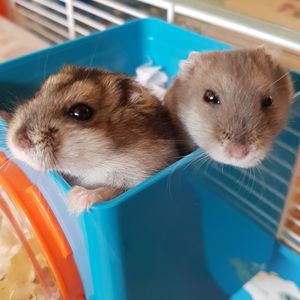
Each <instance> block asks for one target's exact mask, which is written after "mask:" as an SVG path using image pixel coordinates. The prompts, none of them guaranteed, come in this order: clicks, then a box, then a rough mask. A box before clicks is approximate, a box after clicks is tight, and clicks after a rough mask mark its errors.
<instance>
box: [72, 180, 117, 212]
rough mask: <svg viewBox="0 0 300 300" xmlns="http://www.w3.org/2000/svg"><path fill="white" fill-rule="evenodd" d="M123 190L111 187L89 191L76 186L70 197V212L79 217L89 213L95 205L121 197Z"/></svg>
mask: <svg viewBox="0 0 300 300" xmlns="http://www.w3.org/2000/svg"><path fill="white" fill-rule="evenodd" d="M121 193H122V190H120V189H117V188H113V187H110V186H103V187H99V188H97V189H94V190H88V189H86V188H84V187H81V186H74V187H73V188H72V190H71V192H70V193H69V196H68V208H69V212H70V213H73V214H76V215H79V214H80V213H82V212H84V211H89V210H90V208H91V207H92V205H93V204H95V203H100V202H104V201H107V200H111V199H113V198H114V197H116V196H118V195H120V194H121Z"/></svg>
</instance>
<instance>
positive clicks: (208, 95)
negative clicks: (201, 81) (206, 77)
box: [203, 90, 221, 104]
mask: <svg viewBox="0 0 300 300" xmlns="http://www.w3.org/2000/svg"><path fill="white" fill-rule="evenodd" d="M203 100H204V101H205V102H207V103H211V104H221V101H220V99H219V97H218V96H217V95H216V94H215V92H213V91H212V90H206V91H205V93H204V95H203Z"/></svg>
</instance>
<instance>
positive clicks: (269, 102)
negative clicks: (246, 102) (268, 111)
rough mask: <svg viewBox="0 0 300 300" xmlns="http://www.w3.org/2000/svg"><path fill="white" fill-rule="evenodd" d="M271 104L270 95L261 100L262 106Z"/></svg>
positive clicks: (265, 106)
mask: <svg viewBox="0 0 300 300" xmlns="http://www.w3.org/2000/svg"><path fill="white" fill-rule="evenodd" d="M272 104H273V98H272V97H271V96H268V97H264V98H263V99H262V101H261V107H262V108H267V107H270V106H271V105H272Z"/></svg>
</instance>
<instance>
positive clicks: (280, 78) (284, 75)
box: [269, 71, 290, 87]
mask: <svg viewBox="0 0 300 300" xmlns="http://www.w3.org/2000/svg"><path fill="white" fill-rule="evenodd" d="M289 74H290V72H289V71H287V72H286V73H285V74H283V75H282V76H280V77H279V78H278V79H277V80H275V81H274V82H272V83H271V84H270V86H269V87H271V86H273V85H275V84H276V83H277V82H278V81H280V80H282V79H283V78H284V77H286V76H288V75H289Z"/></svg>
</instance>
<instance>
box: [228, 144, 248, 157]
mask: <svg viewBox="0 0 300 300" xmlns="http://www.w3.org/2000/svg"><path fill="white" fill-rule="evenodd" d="M226 152H227V154H228V155H229V156H230V157H233V158H237V159H241V158H244V157H246V156H247V154H248V153H249V149H248V147H247V146H245V145H243V144H240V143H235V142H231V143H229V144H228V145H227V147H226Z"/></svg>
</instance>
